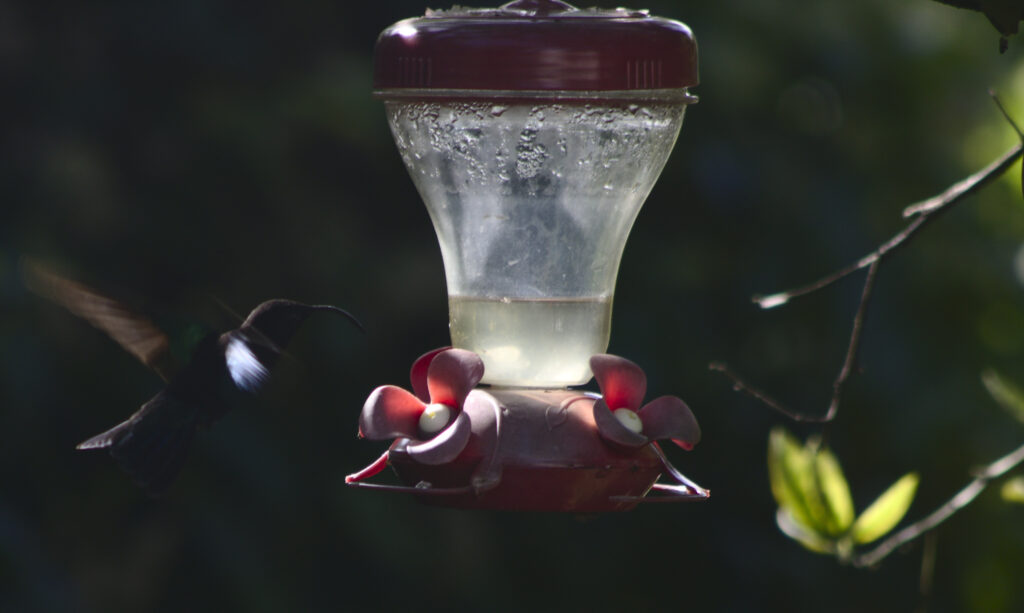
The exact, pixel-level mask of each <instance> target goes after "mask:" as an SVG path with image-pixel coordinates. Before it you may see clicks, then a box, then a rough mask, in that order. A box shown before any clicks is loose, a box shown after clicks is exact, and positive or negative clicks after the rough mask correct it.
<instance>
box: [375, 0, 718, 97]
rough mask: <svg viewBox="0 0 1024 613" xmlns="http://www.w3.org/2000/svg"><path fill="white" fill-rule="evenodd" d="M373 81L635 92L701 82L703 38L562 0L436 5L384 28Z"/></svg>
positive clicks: (639, 16) (670, 24) (386, 90)
mask: <svg viewBox="0 0 1024 613" xmlns="http://www.w3.org/2000/svg"><path fill="white" fill-rule="evenodd" d="M374 58H375V62H374V88H375V89H376V90H377V93H378V95H381V96H383V97H385V98H386V97H389V95H401V92H400V91H394V90H403V89H405V90H421V91H422V90H501V91H505V92H512V91H534V92H555V91H564V92H612V91H616V92H628V91H636V92H637V93H639V90H671V89H685V88H687V87H692V86H694V85H697V83H698V75H697V43H696V41H695V40H694V38H693V33H692V32H691V31H690V29H689V28H688V27H687V26H686V25H685V24H683V23H680V22H678V21H672V20H669V19H662V18H659V17H651V16H650V15H649V14H648V13H647V12H646V11H635V10H629V9H621V8H620V9H614V10H600V9H585V10H580V9H577V8H575V7H573V6H571V5H569V4H566V3H564V2H560V1H559V0H518V1H516V2H510V3H508V4H505V5H503V6H501V7H499V8H496V9H466V8H461V7H456V8H453V9H451V10H447V11H427V14H426V15H425V16H424V17H418V18H415V19H406V20H403V21H399V22H398V23H396V24H394V25H392V26H391V27H389V28H388V29H386V30H384V32H382V33H381V35H380V37H379V38H378V40H377V46H376V50H375V53H374Z"/></svg>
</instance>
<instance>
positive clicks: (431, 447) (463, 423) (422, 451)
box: [406, 411, 473, 465]
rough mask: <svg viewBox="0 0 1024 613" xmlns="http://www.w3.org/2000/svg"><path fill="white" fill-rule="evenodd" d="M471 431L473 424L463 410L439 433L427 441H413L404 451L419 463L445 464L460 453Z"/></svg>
mask: <svg viewBox="0 0 1024 613" xmlns="http://www.w3.org/2000/svg"><path fill="white" fill-rule="evenodd" d="M472 433H473V424H472V423H471V422H470V421H469V415H467V414H466V413H465V412H464V411H463V412H460V413H459V415H458V417H456V418H455V421H453V422H452V425H450V426H448V427H447V428H445V429H444V430H442V431H441V433H440V434H438V435H437V436H435V437H434V438H432V439H430V440H429V441H425V442H422V443H420V442H416V443H413V444H411V445H409V446H408V447H406V451H408V452H409V457H411V458H412V459H414V460H416V461H417V462H420V463H421V464H430V465H436V464H446V463H448V462H451V461H452V460H454V459H455V458H456V457H458V455H459V454H460V453H462V450H463V449H465V448H466V443H467V442H469V435H470V434H472Z"/></svg>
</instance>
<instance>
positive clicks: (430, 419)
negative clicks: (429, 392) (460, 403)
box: [420, 402, 452, 434]
mask: <svg viewBox="0 0 1024 613" xmlns="http://www.w3.org/2000/svg"><path fill="white" fill-rule="evenodd" d="M451 418H452V409H451V407H449V406H447V405H443V404H441V403H437V402H435V403H434V404H428V405H427V408H426V409H424V410H423V414H422V415H420V430H421V431H423V433H424V434H437V433H438V432H440V431H441V430H443V429H444V427H445V426H447V425H448V420H449V419H451Z"/></svg>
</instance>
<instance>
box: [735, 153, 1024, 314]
mask: <svg viewBox="0 0 1024 613" xmlns="http://www.w3.org/2000/svg"><path fill="white" fill-rule="evenodd" d="M1022 153H1024V145H1021V144H1018V145H1016V146H1014V147H1013V149H1010V150H1009V151H1007V152H1006V153H1005V154H1003V156H1002V157H1000V158H999V159H998V160H996V161H994V162H992V163H991V164H989V165H988V166H986V167H985V168H983V169H981V170H979V171H978V172H976V173H974V174H973V175H971V176H969V177H967V178H966V179H964V180H963V181H960V182H958V183H956V184H954V185H953V186H952V187H950V188H949V189H947V190H946V191H944V192H942V193H941V194H939V195H937V196H934V197H932V198H929V199H927V200H924V201H921V202H919V203H917V204H913V205H911V206H909V207H907V208H906V209H904V211H903V216H904V217H910V216H915V215H916V217H915V218H914V219H913V220H912V221H911V222H910V223H909V224H907V225H906V227H904V228H903V229H902V230H900V231H899V232H897V233H896V234H895V235H893V237H892V238H890V239H889V240H887V241H885V242H884V243H882V244H881V245H879V246H878V247H877V248H876V249H874V250H873V251H871V252H870V253H868V254H867V255H865V256H864V257H862V258H860V259H859V260H857V261H856V262H854V263H853V264H850V265H849V266H846V267H845V268H840V269H839V270H837V271H835V272H833V273H831V274H829V275H826V276H824V277H822V278H820V279H818V280H817V281H815V282H813V283H809V284H807V285H802V286H800V287H797V288H794V289H790V290H787V291H784V292H778V293H775V294H769V295H767V296H761V295H758V296H754V297H753V301H754V302H755V303H757V305H758V306H760V307H761V308H762V309H771V308H775V307H777V306H782V305H784V304H786V303H787V302H789V301H790V300H792V299H793V298H797V297H799V296H804V295H806V294H810V293H812V292H815V291H818V290H820V289H823V288H826V287H828V286H829V285H832V284H833V283H835V282H836V281H839V280H840V279H843V278H845V277H848V276H849V275H851V274H853V273H855V272H857V271H858V270H860V269H862V268H867V267H868V266H871V265H872V264H874V263H875V262H880V261H881V260H882V259H883V258H885V257H886V256H889V255H891V254H892V253H893V252H895V251H896V250H897V249H899V248H901V247H903V246H905V245H906V244H907V241H909V240H910V239H911V238H912V237H913V236H914V235H915V234H917V232H918V231H919V230H920V229H921V228H923V227H924V226H925V225H927V224H928V222H930V221H932V220H934V219H935V217H937V216H938V214H939V213H941V212H943V211H947V210H949V209H950V208H952V206H953V205H954V204H957V203H958V202H960V201H961V200H963V199H964V198H966V197H967V196H969V195H971V194H973V193H974V192H976V191H978V190H979V189H981V187H983V186H984V185H986V184H987V183H989V182H990V181H992V180H993V179H995V178H996V177H997V176H998V175H1001V174H1002V173H1003V172H1005V171H1006V169H1007V168H1009V167H1010V166H1012V165H1013V163H1014V162H1016V161H1017V160H1018V159H1019V158H1020V157H1021V154H1022Z"/></svg>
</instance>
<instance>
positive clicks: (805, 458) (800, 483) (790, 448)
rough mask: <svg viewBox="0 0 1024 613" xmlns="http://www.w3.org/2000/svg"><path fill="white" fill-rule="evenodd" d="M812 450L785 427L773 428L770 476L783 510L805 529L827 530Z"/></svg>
mask: <svg viewBox="0 0 1024 613" xmlns="http://www.w3.org/2000/svg"><path fill="white" fill-rule="evenodd" d="M812 459H813V458H812V455H811V453H810V450H808V449H807V448H805V447H804V446H803V445H801V444H800V443H799V442H798V441H797V440H796V439H795V438H794V437H793V436H792V435H791V434H789V433H788V432H786V430H785V428H782V427H778V428H774V429H772V432H771V435H770V437H769V439H768V478H769V481H770V483H771V488H772V495H773V496H774V497H775V502H777V503H778V504H779V508H780V509H781V510H785V511H787V512H788V513H789V514H790V516H791V517H792V520H793V521H794V522H795V523H797V524H800V525H801V526H803V527H804V528H805V529H806V530H809V531H811V532H816V533H819V534H822V533H826V532H827V527H826V525H825V524H826V522H825V510H824V507H823V505H822V502H821V497H820V494H819V493H818V488H817V483H816V480H815V474H814V473H815V471H814V463H813V462H812Z"/></svg>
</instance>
